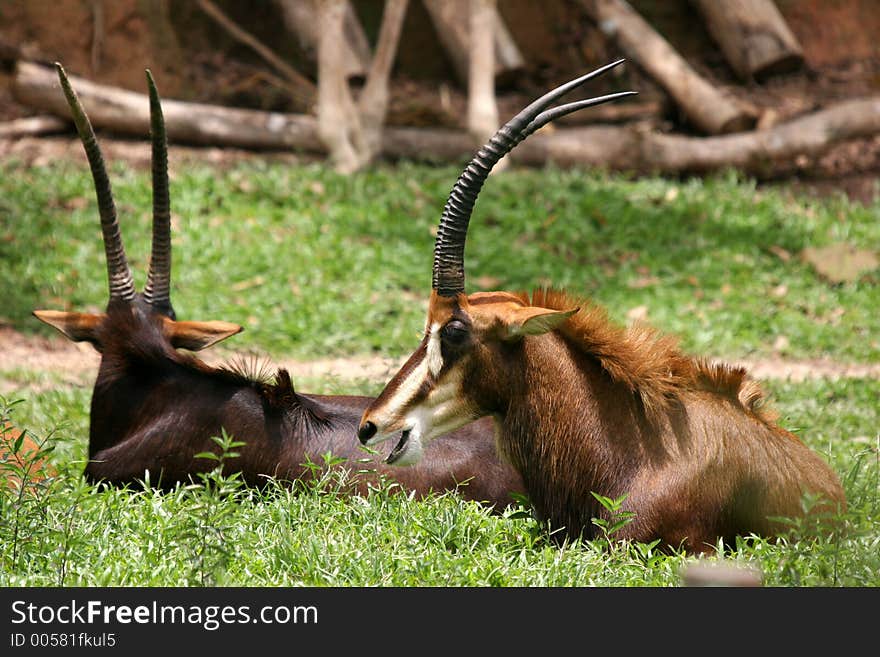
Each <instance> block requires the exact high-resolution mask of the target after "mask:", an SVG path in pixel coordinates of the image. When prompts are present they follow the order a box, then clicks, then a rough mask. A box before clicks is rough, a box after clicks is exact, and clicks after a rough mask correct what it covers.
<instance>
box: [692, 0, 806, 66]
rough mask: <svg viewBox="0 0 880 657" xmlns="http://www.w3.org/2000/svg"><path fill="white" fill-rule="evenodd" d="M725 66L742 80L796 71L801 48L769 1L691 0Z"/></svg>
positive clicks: (800, 62)
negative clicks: (717, 46)
mask: <svg viewBox="0 0 880 657" xmlns="http://www.w3.org/2000/svg"><path fill="white" fill-rule="evenodd" d="M693 2H694V4H696V5H697V7H698V8H699V10H700V12H701V13H702V14H703V17H704V18H705V19H706V24H707V26H708V28H709V32H710V33H711V34H712V37H713V38H714V39H715V41H716V42H717V43H718V45H719V46H720V47H721V51H722V52H723V53H724V57H725V59H727V63H728V64H730V66H731V68H732V69H733V70H734V71H735V72H736V73H737V75H739V76H740V77H741V78H742V79H743V80H747V81H749V80H754V79H762V78H766V77H767V76H769V75H773V74H775V73H788V72H790V71H794V70H797V69H798V68H800V67H801V66H802V65H803V63H804V53H803V50H802V49H801V45H800V44H799V43H798V40H797V38H796V37H795V36H794V34H793V33H792V31H791V30H790V29H789V28H788V25H787V24H786V22H785V19H784V18H783V17H782V14H781V13H779V9H777V8H776V5H775V4H773V1H772V0H737V1H736V2H729V1H725V0H693Z"/></svg>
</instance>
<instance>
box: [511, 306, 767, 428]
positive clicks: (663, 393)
mask: <svg viewBox="0 0 880 657" xmlns="http://www.w3.org/2000/svg"><path fill="white" fill-rule="evenodd" d="M519 296H520V299H522V301H523V303H524V304H526V305H532V306H540V307H542V308H550V309H553V310H569V309H572V308H579V309H580V310H579V312H577V313H576V314H575V315H573V316H572V317H571V318H570V319H569V320H568V321H567V322H566V323H565V324H563V325H562V327H561V328H560V329H559V330H560V332H561V333H562V334H563V335H565V336H566V337H568V338H569V339H570V340H571V341H572V342H573V343H574V344H577V345H579V346H580V347H581V348H582V349H583V350H584V351H585V352H587V353H589V354H591V355H593V356H595V357H596V358H597V359H598V360H599V362H600V363H601V364H602V367H603V369H604V370H605V371H606V372H608V374H609V375H610V376H611V378H612V379H614V380H615V381H617V382H618V383H622V384H623V385H625V386H626V387H627V388H629V389H630V390H632V391H633V392H634V393H637V394H638V395H639V396H640V397H641V399H642V403H644V405H645V410H646V412H647V413H648V415H649V416H651V417H653V418H656V417H659V416H661V415H662V414H664V413H666V412H668V411H669V409H670V405H671V404H673V403H674V402H679V401H680V398H681V393H682V392H683V391H686V390H704V391H707V392H712V393H715V394H718V395H721V396H723V397H726V398H728V399H729V400H731V401H733V402H735V403H737V404H739V405H740V406H741V407H742V408H743V410H745V411H748V412H750V413H753V414H755V416H756V417H760V418H761V419H763V420H764V421H767V422H772V421H773V420H774V419H775V418H774V415H773V414H771V413H769V412H768V411H765V410H763V409H762V406H763V404H764V393H763V391H762V390H761V387H760V385H759V384H758V383H757V382H755V381H751V380H749V379H748V373H747V372H746V370H745V368H742V367H731V366H730V365H726V364H723V363H711V362H709V361H707V360H705V359H701V358H693V357H691V356H688V355H686V354H684V353H682V352H681V351H680V350H679V348H678V341H677V340H676V338H675V337H673V336H670V335H662V334H661V333H660V332H658V331H657V330H656V329H654V328H653V327H651V326H647V325H644V324H633V325H632V326H630V327H627V328H624V327H621V326H618V325H616V324H614V323H613V322H611V320H610V319H609V318H608V313H607V312H606V311H605V309H604V308H601V307H600V306H596V305H595V304H593V302H592V301H589V300H586V299H581V298H577V297H572V296H570V295H568V294H567V293H566V292H564V291H560V290H553V289H539V290H536V291H534V292H533V293H532V297H531V299H529V298H528V296H527V295H525V294H521V295H519Z"/></svg>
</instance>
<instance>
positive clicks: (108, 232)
mask: <svg viewBox="0 0 880 657" xmlns="http://www.w3.org/2000/svg"><path fill="white" fill-rule="evenodd" d="M55 68H56V69H57V71H58V79H59V80H60V81H61V88H62V89H63V90H64V95H65V96H66V97H67V104H68V105H69V106H70V111H71V113H72V114H73V122H74V124H75V125H76V131H77V132H78V133H79V138H80V141H82V145H83V149H85V152H86V157H87V158H88V160H89V168H91V170H92V179H93V180H94V182H95V194H96V195H97V197H98V213H99V214H100V215H101V232H102V234H103V236H104V252H105V253H106V255H107V277H108V279H109V282H110V299H111V300H113V299H122V300H124V301H131V300H132V299H134V279H133V278H132V275H131V269H129V267H128V260H126V258H125V248H124V247H123V245H122V236H121V235H120V233H119V222H118V221H117V220H116V206H115V204H114V203H113V191H112V190H111V188H110V179H109V178H108V177H107V169H106V168H105V167H104V158H103V156H102V155H101V149H100V148H99V147H98V142H97V140H96V139H95V131H94V130H92V124H91V122H90V121H89V117H87V116H86V113H85V110H83V107H82V105H81V104H80V102H79V98H77V96H76V93H75V92H74V90H73V87H71V86H70V81H69V80H68V79H67V74H66V73H65V72H64V67H63V66H61V64H60V63H56V64H55Z"/></svg>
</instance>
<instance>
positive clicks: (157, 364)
mask: <svg viewBox="0 0 880 657" xmlns="http://www.w3.org/2000/svg"><path fill="white" fill-rule="evenodd" d="M58 73H59V77H60V80H61V85H62V87H63V89H64V93H65V95H66V97H67V100H68V103H69V104H70V107H71V110H72V113H73V118H74V122H75V124H76V128H77V131H78V132H79V135H80V138H81V140H82V142H83V146H84V148H85V152H86V155H87V157H88V161H89V166H90V167H91V171H92V175H93V178H94V182H95V190H96V193H97V198H98V210H99V213H100V217H101V228H102V231H103V239H104V248H105V251H106V256H107V271H108V276H109V281H110V300H109V302H108V304H107V308H106V312H105V313H102V314H86V313H77V312H59V311H47V310H40V311H35V313H34V314H35V315H36V316H37V317H38V318H39V319H41V320H42V321H44V322H46V323H48V324H50V325H52V326H54V327H55V328H57V329H58V330H60V331H61V332H62V333H64V334H65V335H66V336H67V337H69V338H70V339H71V340H76V341H88V342H90V343H92V344H93V345H94V346H95V348H96V349H97V350H98V351H99V352H100V353H101V363H100V369H99V372H98V377H97V380H96V381H95V386H94V392H93V396H92V404H91V417H90V420H91V422H90V430H89V461H88V464H87V465H86V467H85V474H86V476H87V478H88V479H90V480H94V481H98V480H103V481H107V482H112V483H120V484H121V483H126V482H134V481H135V480H137V479H143V478H144V475H145V472H146V471H149V473H150V478H151V480H152V482H153V483H154V484H155V483H161V484H162V485H171V484H173V483H175V482H178V481H187V480H188V479H189V478H190V477H192V476H193V475H194V474H195V473H197V472H204V471H208V470H210V469H211V468H212V467H213V466H214V462H213V461H211V460H210V459H205V458H197V457H196V455H197V454H199V453H200V452H206V451H214V452H216V451H217V450H218V447H217V445H216V444H215V441H214V440H213V439H212V438H214V437H219V436H220V435H221V432H222V431H223V430H225V431H226V433H227V434H229V435H231V436H233V437H234V438H235V439H236V440H239V441H244V442H245V445H244V446H243V447H241V448H239V449H238V450H237V451H238V452H239V453H240V456H239V457H237V458H234V459H232V460H231V461H228V462H227V464H226V466H227V469H228V470H230V471H240V472H242V473H243V478H244V480H245V481H247V482H248V483H251V484H260V483H261V482H265V480H266V477H269V476H271V477H277V478H280V479H284V480H292V479H295V478H298V477H302V476H305V475H308V474H309V473H311V472H312V470H313V467H312V466H309V465H307V463H309V462H310V463H312V464H318V465H319V466H321V465H323V463H324V460H323V459H322V455H324V454H326V453H327V452H331V453H332V454H333V455H334V457H338V458H341V459H344V463H342V464H341V466H340V467H345V468H348V469H349V471H350V472H352V473H353V475H354V476H353V480H354V483H353V487H352V489H353V490H357V491H359V492H364V491H366V490H367V489H368V488H367V486H368V484H369V483H371V482H375V481H376V479H377V476H376V475H377V474H380V475H385V476H387V477H390V478H391V479H392V480H395V481H396V482H397V483H398V484H399V485H400V487H401V488H402V489H403V490H406V491H414V492H415V493H416V494H417V495H418V496H423V495H425V494H427V493H429V492H430V491H435V492H442V491H446V490H451V489H458V490H459V492H460V494H461V495H462V496H463V497H464V498H466V499H471V500H478V501H482V502H487V503H490V504H493V505H498V508H501V507H502V506H505V505H507V504H508V503H509V502H511V501H512V500H511V497H510V493H511V492H521V491H522V490H523V488H522V481H521V479H520V477H519V475H518V474H517V473H516V471H515V470H513V469H512V468H511V467H510V466H508V465H506V464H504V463H502V462H501V461H500V460H499V459H498V457H497V455H496V453H495V448H494V438H493V435H492V429H491V425H488V424H484V425H481V426H476V427H473V428H468V429H467V430H464V431H462V432H459V434H458V435H457V436H456V439H455V440H448V441H444V442H443V443H440V444H438V445H437V447H436V449H434V450H431V451H430V453H429V454H428V455H427V457H426V459H425V461H424V462H423V465H421V467H419V468H416V469H413V470H410V469H408V468H394V467H389V466H386V465H385V464H384V463H383V462H382V456H383V455H380V456H379V457H373V458H372V459H371V460H370V461H369V462H368V463H364V459H365V458H369V455H368V454H367V453H365V452H364V450H363V449H362V448H361V447H360V446H359V445H358V444H357V441H356V440H354V439H353V436H354V434H355V432H356V430H357V424H358V420H359V418H360V417H361V414H362V413H363V411H364V409H365V408H366V407H367V404H368V402H369V401H370V399H369V398H367V397H357V396H319V395H303V394H299V393H297V392H295V391H294V389H293V386H292V384H291V380H290V376H289V374H288V373H287V371H285V370H283V369H281V370H278V373H277V375H276V376H275V380H274V381H271V382H270V381H263V380H258V379H257V378H254V377H249V376H247V375H245V374H244V373H242V372H239V371H237V370H236V369H235V368H225V367H221V368H215V367H210V366H208V365H207V364H205V363H204V362H203V361H201V360H199V359H198V358H196V357H194V356H193V355H191V354H188V353H185V352H181V351H178V348H182V349H187V350H199V349H203V348H205V347H208V346H210V345H212V344H215V343H216V342H219V341H220V340H223V339H225V338H227V337H229V336H231V335H234V334H235V333H238V332H239V331H240V330H241V327H239V326H238V325H235V324H230V323H228V322H219V321H211V322H185V321H178V320H177V319H176V316H175V313H174V309H173V308H172V305H171V298H170V287H171V239H170V237H171V236H170V201H169V191H168V172H167V146H166V139H165V128H164V121H163V118H162V112H161V107H160V104H159V97H158V93H157V91H156V87H155V85H154V83H153V79H152V77H151V76H150V73H149V71H148V72H147V81H148V85H149V89H150V114H151V134H152V148H153V171H152V175H153V244H152V255H151V260H150V269H149V274H148V278H147V282H146V285H145V288H144V291H143V293H137V292H135V286H134V282H133V279H132V274H131V271H130V269H129V266H128V264H127V260H126V256H125V250H124V248H123V243H122V239H121V235H120V231H119V224H118V222H117V218H116V210H115V206H114V202H113V197H112V193H111V189H110V182H109V179H108V177H107V173H106V171H105V167H104V163H103V157H102V155H101V152H100V149H99V147H98V144H97V142H96V140H95V135H94V132H93V131H92V127H91V125H90V123H89V120H88V118H87V117H86V115H85V112H84V111H83V108H82V107H81V106H80V103H79V100H78V99H77V97H76V94H75V93H74V91H73V89H72V87H71V85H70V83H69V81H68V80H67V77H66V76H65V74H64V70H63V69H62V67H61V66H60V65H59V66H58ZM364 470H366V471H367V472H366V473H364V472H363V471H364Z"/></svg>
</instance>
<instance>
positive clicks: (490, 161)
mask: <svg viewBox="0 0 880 657" xmlns="http://www.w3.org/2000/svg"><path fill="white" fill-rule="evenodd" d="M621 62H623V60H619V61H616V62H613V63H611V64H608V65H606V66H603V67H601V68H599V69H597V70H595V71H593V72H591V73H588V74H586V75H584V76H582V77H579V78H577V79H575V80H572V81H570V82H567V83H566V84H563V85H562V86H560V87H557V88H556V89H554V90H552V91H550V92H549V93H547V94H546V95H544V96H542V97H541V98H539V99H538V100H536V101H534V102H533V103H531V104H530V105H529V106H528V107H526V108H525V109H523V110H522V111H521V112H520V113H519V114H517V115H516V116H515V117H513V118H512V119H511V120H510V121H508V122H507V123H506V124H505V125H504V126H502V127H501V128H500V129H499V130H498V132H496V133H495V135H494V136H493V137H492V138H491V139H490V140H489V141H488V142H487V143H486V145H485V146H483V148H482V149H480V150H479V151H478V152H477V154H476V156H475V157H474V158H473V159H472V160H471V162H470V164H469V165H468V166H467V167H466V168H465V170H464V171H463V172H462V174H461V175H460V176H459V178H458V181H457V182H456V183H455V185H454V187H453V188H452V191H451V192H450V194H449V198H448V200H447V201H446V206H445V207H444V209H443V214H442V216H441V219H440V226H439V230H438V232H437V238H436V242H435V245H434V267H433V277H432V288H433V289H432V291H431V297H430V301H429V306H428V318H427V322H426V325H425V334H424V338H423V339H422V342H421V344H420V345H419V347H418V349H417V350H416V351H415V353H414V354H413V355H412V356H411V357H410V358H409V360H407V362H406V363H405V364H404V365H403V367H402V368H401V369H400V371H399V372H398V373H397V374H396V375H395V376H394V377H393V378H392V379H391V380H390V381H389V382H388V384H387V385H386V387H385V389H384V390H383V391H382V393H381V394H380V395H379V396H378V397H377V398H376V399H375V401H373V402H372V404H370V406H368V407H367V409H366V411H365V412H364V414H363V417H362V419H361V425H360V428H359V430H358V438H359V439H360V441H361V442H362V443H364V444H366V445H373V444H376V443H379V442H381V441H383V440H387V439H388V438H390V437H391V436H393V435H394V434H396V433H398V432H402V434H401V438H400V441H399V442H398V443H397V445H396V447H395V448H394V449H393V450H392V452H391V453H390V455H389V456H388V458H387V462H388V463H396V464H399V465H407V464H412V463H416V462H418V461H419V460H420V458H421V456H422V453H423V450H424V447H425V445H427V444H428V443H429V442H430V441H432V440H434V439H435V438H437V437H439V436H441V435H444V434H446V433H449V432H450V431H453V430H455V429H457V428H459V427H461V426H463V425H465V424H467V423H469V422H471V421H473V420H475V419H477V418H479V417H482V416H485V415H493V414H497V413H501V412H503V410H504V409H503V408H501V406H502V405H503V403H504V402H503V400H501V399H499V398H498V395H497V393H496V392H495V391H497V390H498V389H499V386H500V387H502V388H503V387H504V386H505V385H513V377H512V373H513V372H514V371H515V370H513V369H512V365H513V361H515V359H516V357H517V356H516V346H517V345H518V343H520V342H521V341H522V340H523V338H524V337H525V336H534V335H540V334H543V333H547V332H549V331H552V330H553V329H554V328H556V327H558V326H560V325H561V324H562V323H563V322H564V321H565V320H566V319H568V317H570V316H571V315H572V314H573V313H575V312H576V311H577V308H570V309H564V310H558V309H551V308H543V307H540V306H534V305H531V304H530V303H529V302H528V299H526V298H525V297H523V296H521V295H517V294H512V293H510V292H483V293H475V294H471V295H467V294H465V284H464V283H465V281H464V247H465V238H466V236H467V228H468V223H469V221H470V216H471V212H472V210H473V207H474V203H475V202H476V199H477V195H478V194H479V192H480V189H481V188H482V186H483V183H484V182H485V180H486V178H487V177H488V175H489V172H490V171H491V169H492V167H493V166H494V165H495V164H496V163H497V162H498V161H499V160H500V159H501V158H502V157H504V156H505V155H506V154H507V153H509V152H510V151H511V150H512V149H513V148H514V147H515V146H516V145H517V144H519V143H520V142H521V141H522V140H523V139H525V138H526V137H528V136H529V135H530V134H532V133H533V132H535V131H536V130H538V129H539V128H541V127H542V126H544V125H546V124H547V123H549V122H550V121H552V120H554V119H556V118H559V117H561V116H564V115H566V114H569V113H571V112H575V111H577V110H580V109H584V108H586V107H592V106H594V105H599V104H601V103H605V102H608V101H612V100H615V99H617V98H622V97H624V96H629V95H631V94H633V93H635V92H629V91H627V92H622V93H615V94H610V95H607V96H600V97H596V98H589V99H586V100H580V101H575V102H571V103H567V104H564V105H560V106H558V107H550V105H551V104H552V103H554V102H555V101H556V100H557V99H559V98H561V97H562V96H563V95H565V94H567V93H568V92H570V91H572V90H574V89H575V88H577V87H579V86H581V85H582V84H584V83H585V82H587V81H588V80H592V79H593V78H595V77H597V76H599V75H601V74H602V73H605V72H606V71H608V70H610V69H611V68H613V67H615V66H617V65H618V64H620V63H621ZM520 371H521V370H520Z"/></svg>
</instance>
